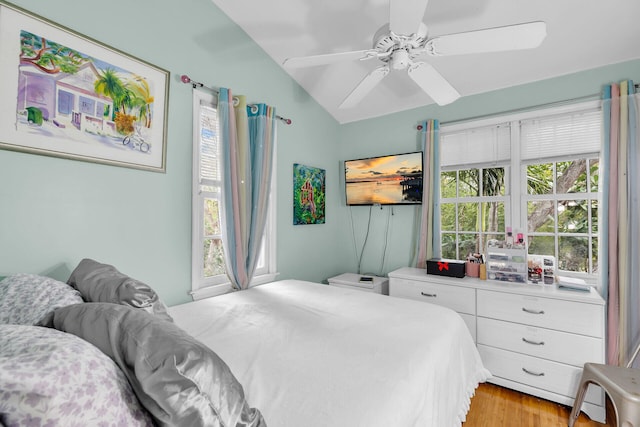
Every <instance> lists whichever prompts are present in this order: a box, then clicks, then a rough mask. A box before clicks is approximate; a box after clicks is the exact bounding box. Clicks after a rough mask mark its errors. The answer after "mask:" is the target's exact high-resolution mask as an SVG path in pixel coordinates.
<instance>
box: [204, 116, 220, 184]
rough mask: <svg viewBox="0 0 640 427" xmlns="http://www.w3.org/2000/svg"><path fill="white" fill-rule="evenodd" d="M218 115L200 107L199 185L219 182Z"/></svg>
mask: <svg viewBox="0 0 640 427" xmlns="http://www.w3.org/2000/svg"><path fill="white" fill-rule="evenodd" d="M218 141H219V138H218V114H217V113H216V109H215V108H213V107H210V106H206V105H201V106H200V184H201V185H209V186H210V185H216V184H219V182H220V170H219V167H218V157H219V156H220V148H219V142H218Z"/></svg>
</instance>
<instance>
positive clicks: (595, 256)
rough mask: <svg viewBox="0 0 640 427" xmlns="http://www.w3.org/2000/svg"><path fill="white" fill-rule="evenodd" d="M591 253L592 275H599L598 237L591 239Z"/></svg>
mask: <svg viewBox="0 0 640 427" xmlns="http://www.w3.org/2000/svg"><path fill="white" fill-rule="evenodd" d="M591 251H592V252H591V253H592V257H591V262H592V263H593V264H592V267H591V268H592V269H593V271H592V273H597V272H598V238H597V237H593V238H592V239H591Z"/></svg>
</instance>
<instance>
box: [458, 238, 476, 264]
mask: <svg viewBox="0 0 640 427" xmlns="http://www.w3.org/2000/svg"><path fill="white" fill-rule="evenodd" d="M476 252H480V245H479V241H478V235H477V234H460V255H459V259H465V258H466V257H467V255H468V254H469V253H476Z"/></svg>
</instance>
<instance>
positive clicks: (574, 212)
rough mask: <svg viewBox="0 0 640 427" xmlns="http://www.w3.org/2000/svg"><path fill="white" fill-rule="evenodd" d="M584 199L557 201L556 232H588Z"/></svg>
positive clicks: (587, 218) (587, 217)
mask: <svg viewBox="0 0 640 427" xmlns="http://www.w3.org/2000/svg"><path fill="white" fill-rule="evenodd" d="M587 206H588V205H587V201H586V200H559V201H558V232H559V233H588V232H589V212H588V211H587Z"/></svg>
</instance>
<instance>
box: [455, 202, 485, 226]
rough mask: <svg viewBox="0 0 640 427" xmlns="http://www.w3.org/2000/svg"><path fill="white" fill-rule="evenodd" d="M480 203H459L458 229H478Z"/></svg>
mask: <svg viewBox="0 0 640 427" xmlns="http://www.w3.org/2000/svg"><path fill="white" fill-rule="evenodd" d="M479 208H480V203H460V204H459V205H458V230H459V231H478V209H479Z"/></svg>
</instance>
